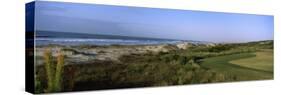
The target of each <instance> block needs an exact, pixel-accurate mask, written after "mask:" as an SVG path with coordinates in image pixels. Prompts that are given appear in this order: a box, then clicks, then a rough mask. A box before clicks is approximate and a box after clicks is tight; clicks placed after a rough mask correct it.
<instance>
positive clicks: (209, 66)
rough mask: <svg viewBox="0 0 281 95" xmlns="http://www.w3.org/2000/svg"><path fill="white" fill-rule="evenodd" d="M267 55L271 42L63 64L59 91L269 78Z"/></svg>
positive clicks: (42, 80) (42, 76)
mask: <svg viewBox="0 0 281 95" xmlns="http://www.w3.org/2000/svg"><path fill="white" fill-rule="evenodd" d="M119 47H120V48H122V46H119ZM170 48H173V46H171V47H170ZM265 49H267V51H264V50H265ZM272 52H273V42H272V41H266V42H252V43H244V44H219V45H216V46H206V45H193V46H190V47H189V48H188V49H185V50H183V49H177V50H171V51H169V52H148V53H142V54H128V55H123V56H121V57H119V58H118V59H119V61H112V60H95V61H91V62H89V64H69V65H65V66H64V71H63V83H62V84H63V85H62V86H63V87H62V91H81V90H100V89H115V88H131V87H150V86H166V85H182V84H202V83H216V82H231V81H244V80H261V79H272V78H273V72H272V71H273V68H271V67H272V66H273V58H272V57H273V55H272ZM270 55H271V57H270ZM265 64H266V65H265ZM36 75H37V77H36V78H37V80H38V83H39V84H40V86H38V89H39V90H40V91H38V92H44V89H46V87H47V79H46V72H45V69H44V67H43V66H37V69H36Z"/></svg>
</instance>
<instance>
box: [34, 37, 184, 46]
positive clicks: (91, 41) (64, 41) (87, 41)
mask: <svg viewBox="0 0 281 95" xmlns="http://www.w3.org/2000/svg"><path fill="white" fill-rule="evenodd" d="M35 41H36V45H37V46H44V45H50V44H55V45H71V46H75V45H153V44H176V43H178V42H180V41H170V40H130V39H95V38H36V40H35Z"/></svg>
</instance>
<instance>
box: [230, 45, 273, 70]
mask: <svg viewBox="0 0 281 95" xmlns="http://www.w3.org/2000/svg"><path fill="white" fill-rule="evenodd" d="M255 55H256V56H255V57H251V58H245V59H239V60H233V61H230V63H232V64H236V65H239V66H243V67H247V68H253V69H258V70H264V71H269V72H273V51H272V50H264V51H261V52H256V53H255Z"/></svg>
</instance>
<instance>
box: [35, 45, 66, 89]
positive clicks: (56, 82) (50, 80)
mask: <svg viewBox="0 0 281 95" xmlns="http://www.w3.org/2000/svg"><path fill="white" fill-rule="evenodd" d="M44 59H45V65H44V66H45V71H46V76H45V77H46V79H47V89H46V91H45V92H59V91H61V87H62V86H61V82H62V77H61V76H62V72H63V67H64V56H63V54H62V53H61V52H59V54H58V57H57V64H54V63H53V60H52V53H51V51H50V50H49V49H47V50H46V51H45V53H44ZM36 79H37V78H36ZM37 80H38V79H37ZM37 80H36V81H37ZM36 85H37V86H41V82H38V81H37V83H36ZM38 90H39V91H36V92H40V90H42V89H41V88H40V89H38Z"/></svg>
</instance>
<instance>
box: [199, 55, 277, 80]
mask: <svg viewBox="0 0 281 95" xmlns="http://www.w3.org/2000/svg"><path fill="white" fill-rule="evenodd" d="M253 57H255V54H253V53H242V54H234V55H225V56H219V57H212V58H206V59H204V62H203V63H202V64H201V66H203V67H205V68H210V69H212V70H214V71H216V72H223V73H225V74H227V75H234V76H236V77H237V80H262V79H272V78H273V73H272V72H269V71H264V70H259V69H255V68H249V67H244V66H239V65H235V64H231V63H230V61H233V60H240V59H245V58H253Z"/></svg>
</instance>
